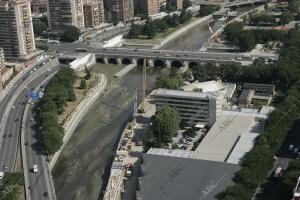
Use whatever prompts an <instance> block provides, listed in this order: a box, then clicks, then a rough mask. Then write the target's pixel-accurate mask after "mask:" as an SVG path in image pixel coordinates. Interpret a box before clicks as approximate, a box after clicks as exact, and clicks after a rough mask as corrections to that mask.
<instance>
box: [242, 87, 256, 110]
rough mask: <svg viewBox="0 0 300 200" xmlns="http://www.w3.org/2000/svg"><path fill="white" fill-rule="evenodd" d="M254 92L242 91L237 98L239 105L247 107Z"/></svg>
mask: <svg viewBox="0 0 300 200" xmlns="http://www.w3.org/2000/svg"><path fill="white" fill-rule="evenodd" d="M254 92H255V91H254V90H251V89H246V90H243V91H242V93H241V95H240V97H239V105H242V106H248V105H249V104H250V103H251V100H252V98H253V96H254Z"/></svg>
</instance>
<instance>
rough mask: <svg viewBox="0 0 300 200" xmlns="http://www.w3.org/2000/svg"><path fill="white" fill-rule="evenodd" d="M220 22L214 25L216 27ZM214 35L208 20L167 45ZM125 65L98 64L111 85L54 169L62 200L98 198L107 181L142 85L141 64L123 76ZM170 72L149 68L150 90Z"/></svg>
mask: <svg viewBox="0 0 300 200" xmlns="http://www.w3.org/2000/svg"><path fill="white" fill-rule="evenodd" d="M215 28H217V25H213V29H215ZM209 36H210V32H209V29H208V25H207V23H203V24H201V25H198V26H197V27H195V28H193V29H191V30H190V31H189V32H188V33H187V34H186V35H183V36H182V37H180V38H179V39H177V40H176V41H174V42H171V43H169V44H167V45H166V46H165V47H164V49H181V50H191V49H192V50H198V49H200V47H201V45H202V43H203V42H205V41H206V40H207V39H208V37H209ZM122 67H123V66H117V65H103V64H96V65H95V66H94V67H93V70H94V71H95V72H99V73H104V74H105V75H106V76H107V77H108V80H109V84H108V88H107V89H106V90H105V92H104V94H103V95H102V96H101V97H100V98H99V100H98V101H97V102H96V103H95V104H94V105H93V107H92V108H91V109H90V111H89V113H88V114H87V115H86V116H85V117H84V119H83V120H82V121H81V122H80V123H79V124H78V127H77V129H76V130H75V132H74V134H73V136H72V137H71V139H70V140H69V142H68V144H67V145H66V146H65V148H64V150H63V152H62V154H61V156H60V158H59V159H58V161H57V163H56V165H55V167H54V170H53V172H52V173H53V178H54V184H55V189H56V194H57V198H58V200H83V199H85V200H96V199H98V198H99V196H101V195H100V191H101V189H102V186H103V181H104V180H106V179H107V176H108V174H109V169H108V167H109V166H110V164H111V162H112V156H113V154H114V145H116V142H117V138H118V137H119V136H120V133H121V131H122V129H123V127H124V124H125V123H126V122H127V120H128V118H129V117H130V115H131V112H132V109H133V108H132V100H133V96H134V92H135V90H136V88H137V87H138V89H139V90H141V87H142V80H141V77H142V71H141V68H140V67H138V68H136V69H134V70H132V71H131V72H130V73H128V74H127V75H126V76H125V77H124V78H122V79H115V78H113V74H115V73H116V72H117V71H119V70H121V68H122ZM168 73H169V70H168V69H166V68H165V69H161V68H152V69H149V70H147V88H148V90H150V89H151V88H152V86H153V83H154V81H155V79H156V77H158V76H160V75H162V74H165V75H167V74H168Z"/></svg>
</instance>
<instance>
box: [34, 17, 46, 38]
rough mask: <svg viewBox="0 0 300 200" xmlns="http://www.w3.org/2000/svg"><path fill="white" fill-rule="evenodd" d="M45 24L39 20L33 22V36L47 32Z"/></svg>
mask: <svg viewBox="0 0 300 200" xmlns="http://www.w3.org/2000/svg"><path fill="white" fill-rule="evenodd" d="M47 28H48V26H47V24H46V23H45V22H43V21H40V20H34V21H33V31H34V34H35V35H37V36H40V35H41V34H42V33H43V32H44V31H47Z"/></svg>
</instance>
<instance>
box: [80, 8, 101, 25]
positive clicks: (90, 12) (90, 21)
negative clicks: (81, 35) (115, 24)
mask: <svg viewBox="0 0 300 200" xmlns="http://www.w3.org/2000/svg"><path fill="white" fill-rule="evenodd" d="M98 8H99V4H98V3H97V2H88V3H85V4H84V5H83V13H84V24H85V27H95V26H98V25H99V24H100V17H99V9H98Z"/></svg>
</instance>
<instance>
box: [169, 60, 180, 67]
mask: <svg viewBox="0 0 300 200" xmlns="http://www.w3.org/2000/svg"><path fill="white" fill-rule="evenodd" d="M182 65H183V64H182V62H181V61H179V60H173V61H172V62H171V67H176V68H180V67H182Z"/></svg>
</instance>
